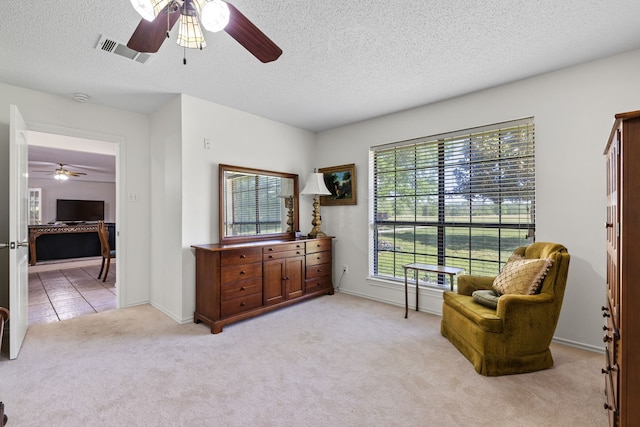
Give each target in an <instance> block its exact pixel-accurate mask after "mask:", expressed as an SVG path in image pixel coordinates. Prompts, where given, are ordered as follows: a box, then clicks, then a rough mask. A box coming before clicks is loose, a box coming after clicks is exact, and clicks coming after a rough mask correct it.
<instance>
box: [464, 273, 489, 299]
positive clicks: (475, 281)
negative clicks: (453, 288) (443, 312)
mask: <svg viewBox="0 0 640 427" xmlns="http://www.w3.org/2000/svg"><path fill="white" fill-rule="evenodd" d="M494 279H495V277H491V276H471V275H468V274H465V275H462V276H458V293H459V294H460V295H469V296H471V294H472V293H473V291H477V290H480V289H492V285H493V280H494Z"/></svg>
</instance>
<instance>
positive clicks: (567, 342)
mask: <svg viewBox="0 0 640 427" xmlns="http://www.w3.org/2000/svg"><path fill="white" fill-rule="evenodd" d="M552 341H553V342H554V343H557V344H562V345H566V346H569V347H575V348H579V349H581V350H587V351H591V352H594V353H600V354H604V352H605V349H604V347H597V346H595V345H590V344H584V343H581V342H577V341H571V340H567V339H564V338H558V337H553V339H552Z"/></svg>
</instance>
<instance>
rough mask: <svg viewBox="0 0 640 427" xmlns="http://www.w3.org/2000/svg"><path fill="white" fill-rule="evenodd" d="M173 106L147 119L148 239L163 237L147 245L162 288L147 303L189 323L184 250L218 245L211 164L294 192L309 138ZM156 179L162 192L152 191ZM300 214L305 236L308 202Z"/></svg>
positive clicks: (188, 268)
mask: <svg viewBox="0 0 640 427" xmlns="http://www.w3.org/2000/svg"><path fill="white" fill-rule="evenodd" d="M180 99H181V101H180V103H179V104H178V103H177V101H172V102H171V103H170V105H167V106H165V107H164V108H162V109H160V110H158V111H156V112H155V113H154V114H153V115H152V116H151V123H152V129H153V130H152V143H151V155H152V182H153V183H154V192H153V200H152V206H153V211H152V212H153V225H152V227H153V236H154V239H155V238H156V236H161V238H162V240H161V241H158V242H157V243H154V244H153V245H152V251H153V252H154V256H153V265H152V271H153V273H152V274H153V277H154V278H155V277H157V280H158V283H164V286H157V285H156V280H155V279H154V280H153V281H152V283H153V284H152V287H153V291H152V300H151V302H152V303H153V304H154V305H155V306H157V307H159V308H160V309H162V310H163V311H165V312H166V313H167V314H168V315H170V316H171V317H173V318H174V319H176V320H178V321H182V322H188V321H192V320H193V312H194V310H195V256H194V250H193V249H192V248H191V245H194V244H205V243H216V242H218V241H219V236H218V165H219V164H220V163H223V164H230V165H237V166H246V167H251V168H256V169H266V170H273V171H281V172H289V173H295V174H298V175H300V185H301V187H300V188H302V185H304V176H305V175H306V173H307V172H310V171H311V170H312V169H313V167H314V166H317V165H315V164H314V163H313V153H314V151H315V135H314V134H313V133H311V132H307V131H304V130H300V129H297V128H294V127H291V126H288V125H284V124H282V123H278V122H275V121H273V120H269V119H265V118H262V117H259V116H255V115H252V114H248V113H244V112H241V111H238V110H235V109H232V108H228V107H224V106H221V105H217V104H213V103H210V102H207V101H203V100H200V99H197V98H194V97H191V96H186V95H181V96H180ZM156 126H158V127H159V128H158V129H156ZM205 138H209V139H210V140H211V149H210V150H205V149H204V139H205ZM162 179H164V185H163V187H162V188H160V187H156V186H155V183H157V182H159V181H160V180H162ZM307 205H308V206H307ZM300 208H301V213H300V223H301V226H302V227H305V226H306V225H307V224H308V229H310V228H311V225H310V223H311V200H305V199H301V201H300ZM159 209H161V210H162V211H161V212H159V211H158V210H159ZM158 214H159V215H158ZM307 218H308V220H307ZM303 229H304V228H303ZM308 229H307V231H308ZM158 240H160V239H158Z"/></svg>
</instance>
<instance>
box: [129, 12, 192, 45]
mask: <svg viewBox="0 0 640 427" xmlns="http://www.w3.org/2000/svg"><path fill="white" fill-rule="evenodd" d="M170 6H171V5H167V6H165V8H164V9H162V11H160V13H158V16H156V19H154V20H153V21H152V22H149V21H147V20H145V19H142V20H140V23H139V24H138V26H137V27H136V30H135V31H134V32H133V35H132V36H131V38H130V39H129V42H128V43H127V47H128V48H129V49H133V50H136V51H138V52H148V53H155V52H157V51H158V49H160V46H162V43H163V42H164V39H166V38H167V32H168V31H171V29H172V28H173V26H174V25H175V23H176V22H177V21H178V18H179V17H180V13H179V10H175V11H169V7H170ZM167 16H168V21H167Z"/></svg>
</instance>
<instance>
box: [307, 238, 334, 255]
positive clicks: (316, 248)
mask: <svg viewBox="0 0 640 427" xmlns="http://www.w3.org/2000/svg"><path fill="white" fill-rule="evenodd" d="M306 250H307V253H308V254H310V253H314V252H323V251H329V250H331V239H318V240H312V241H310V242H307V245H306Z"/></svg>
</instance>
